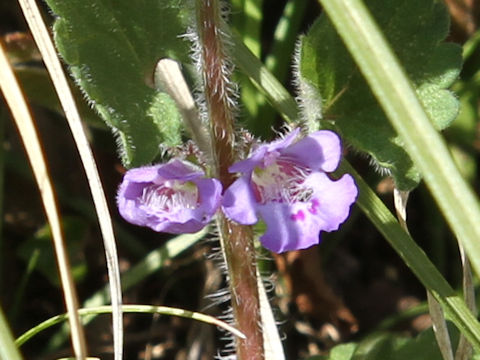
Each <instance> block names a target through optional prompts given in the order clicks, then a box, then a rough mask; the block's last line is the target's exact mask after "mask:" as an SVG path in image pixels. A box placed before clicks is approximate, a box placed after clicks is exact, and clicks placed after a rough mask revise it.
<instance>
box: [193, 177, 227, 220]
mask: <svg viewBox="0 0 480 360" xmlns="http://www.w3.org/2000/svg"><path fill="white" fill-rule="evenodd" d="M194 183H195V184H196V185H197V188H198V196H199V198H200V199H199V202H200V205H199V207H198V208H197V210H198V211H201V212H202V213H204V214H203V215H202V217H204V216H205V215H209V216H212V215H214V214H215V212H216V211H217V209H218V207H219V206H220V202H221V200H222V184H221V183H220V181H218V180H217V179H206V178H202V179H198V180H195V181H194Z"/></svg>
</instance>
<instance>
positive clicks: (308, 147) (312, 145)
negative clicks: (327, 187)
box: [282, 130, 341, 172]
mask: <svg viewBox="0 0 480 360" xmlns="http://www.w3.org/2000/svg"><path fill="white" fill-rule="evenodd" d="M285 155H286V156H291V157H292V158H294V159H295V160H296V161H298V162H299V163H301V164H303V165H304V166H307V167H309V168H310V169H312V170H323V171H325V172H332V171H334V170H335V169H336V168H337V166H338V163H339V161H340V156H341V144H340V138H339V137H338V135H337V134H335V133H334V132H333V131H329V130H320V131H316V132H313V133H311V134H309V135H308V136H306V137H304V138H303V139H301V140H299V141H298V142H296V143H295V144H293V145H291V146H289V147H288V148H286V149H285V150H283V151H282V156H285Z"/></svg>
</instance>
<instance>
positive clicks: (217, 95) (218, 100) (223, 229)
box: [196, 0, 264, 360]
mask: <svg viewBox="0 0 480 360" xmlns="http://www.w3.org/2000/svg"><path fill="white" fill-rule="evenodd" d="M196 6H197V31H198V34H199V42H200V57H201V71H202V75H203V82H204V94H205V101H206V106H207V111H208V116H209V119H210V129H211V133H212V136H211V138H212V149H213V159H214V168H215V171H214V173H215V176H216V177H217V178H218V179H219V180H220V181H221V182H222V185H223V187H224V189H226V188H227V187H228V186H229V185H230V184H231V183H232V182H233V181H234V180H235V177H234V175H233V174H231V173H230V172H229V171H228V168H229V167H230V166H231V165H232V164H233V162H234V160H235V151H234V144H235V133H234V119H235V111H234V106H235V101H233V87H232V84H230V83H229V81H230V80H229V77H230V75H231V65H230V63H229V61H228V58H227V54H226V49H225V42H224V40H225V39H224V37H225V34H224V31H223V29H222V27H221V21H222V19H221V13H220V11H221V10H220V3H219V0H197V2H196ZM218 227H219V233H220V239H221V244H222V248H223V252H224V256H225V261H226V264H227V270H228V277H229V280H230V293H231V295H232V309H233V316H234V319H235V326H236V328H237V329H239V330H240V331H241V332H242V333H243V334H245V336H246V339H245V340H240V339H237V341H236V352H237V359H239V360H254V359H263V358H264V356H263V337H262V332H261V327H260V324H261V316H260V302H259V297H258V287H257V278H256V261H255V248H254V246H253V232H252V229H251V227H249V226H243V225H239V224H235V223H233V222H230V221H229V220H228V219H226V218H225V216H223V215H222V214H220V215H219V218H218Z"/></svg>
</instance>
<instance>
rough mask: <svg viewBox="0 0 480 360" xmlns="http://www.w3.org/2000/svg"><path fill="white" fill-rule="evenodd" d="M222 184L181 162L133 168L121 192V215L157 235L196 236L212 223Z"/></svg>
mask: <svg viewBox="0 0 480 360" xmlns="http://www.w3.org/2000/svg"><path fill="white" fill-rule="evenodd" d="M221 193H222V185H221V184H220V182H219V181H218V180H216V179H210V178H205V174H204V172H203V171H202V170H200V169H199V168H198V167H197V166H195V165H193V164H191V163H189V162H187V161H182V160H178V159H174V160H171V161H170V162H168V163H166V164H160V165H155V166H146V167H141V168H135V169H131V170H129V171H127V172H126V174H125V176H124V178H123V181H122V184H121V185H120V188H119V190H118V195H117V203H118V209H119V211H120V214H121V215H122V216H123V218H124V219H125V220H127V221H129V222H131V223H132V224H135V225H140V226H148V227H150V228H151V229H153V230H155V231H158V232H167V233H172V234H180V233H193V232H197V231H199V230H201V229H202V228H203V227H204V226H205V225H207V224H208V223H209V221H210V220H211V219H212V217H213V215H214V214H215V212H216V211H217V209H218V208H219V206H220V202H221Z"/></svg>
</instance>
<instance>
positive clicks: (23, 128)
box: [0, 43, 87, 359]
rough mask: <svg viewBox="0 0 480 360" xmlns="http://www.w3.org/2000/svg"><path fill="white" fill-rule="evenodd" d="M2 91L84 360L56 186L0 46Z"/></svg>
mask: <svg viewBox="0 0 480 360" xmlns="http://www.w3.org/2000/svg"><path fill="white" fill-rule="evenodd" d="M0 89H1V90H2V92H3V94H4V96H5V99H6V101H7V104H8V106H9V108H10V110H11V112H12V114H13V118H14V119H15V122H16V124H17V127H18V129H19V131H20V135H21V138H22V141H23V144H24V146H25V149H26V151H27V155H28V158H29V161H30V164H31V165H32V168H33V172H34V174H35V179H36V180H37V184H38V187H39V189H40V194H41V197H42V202H43V206H44V208H45V212H46V214H47V219H48V222H49V224H50V227H51V229H52V237H53V244H54V248H55V254H56V256H57V263H58V268H59V272H60V280H61V283H62V288H63V291H64V297H65V303H66V306H67V311H68V313H69V314H70V315H71V316H70V326H71V329H72V344H73V349H74V352H75V356H76V357H77V359H82V358H84V357H85V356H86V355H87V353H86V345H85V335H84V333H83V328H82V326H81V324H80V319H79V317H78V315H77V309H78V300H77V295H76V291H75V287H74V285H73V277H72V274H71V272H70V266H69V263H68V257H67V254H66V250H65V245H64V241H63V234H62V230H61V227H60V219H59V215H58V209H57V205H56V201H55V194H54V192H53V186H52V183H51V181H50V176H49V174H48V170H47V165H46V162H45V158H44V156H43V152H42V148H41V146H40V142H39V139H38V136H37V133H36V130H35V125H34V123H33V119H32V117H31V115H30V112H29V110H28V106H27V103H26V101H25V99H24V97H23V94H22V91H21V89H20V86H19V84H18V82H17V80H16V78H15V74H14V72H13V69H12V67H11V66H10V64H9V62H8V59H7V55H6V53H5V51H4V49H3V45H2V44H1V43H0Z"/></svg>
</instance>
